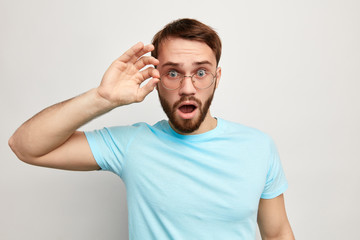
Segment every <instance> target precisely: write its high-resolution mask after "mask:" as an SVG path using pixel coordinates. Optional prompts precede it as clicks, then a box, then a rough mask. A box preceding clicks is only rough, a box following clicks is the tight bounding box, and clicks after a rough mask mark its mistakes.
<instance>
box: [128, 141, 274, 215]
mask: <svg viewBox="0 0 360 240" xmlns="http://www.w3.org/2000/svg"><path fill="white" fill-rule="evenodd" d="M132 146H141V147H132V148H130V149H129V150H128V155H127V159H126V164H125V168H124V174H123V180H124V182H125V184H126V188H127V194H128V198H133V200H134V201H141V202H142V204H146V205H148V206H151V207H153V208H156V209H159V210H161V211H165V212H173V213H181V214H190V215H195V217H198V218H204V219H214V220H216V219H218V220H228V221H234V220H235V221H237V220H239V221H240V220H241V219H242V218H244V217H248V216H254V215H255V214H256V212H257V207H258V202H259V199H260V195H261V193H262V191H263V188H264V185H265V181H266V174H267V167H268V166H267V159H266V154H264V153H263V151H261V149H257V148H256V147H255V148H254V147H251V145H248V144H237V143H234V144H229V143H227V144H224V143H221V142H207V143H191V144H188V143H186V144H185V143H184V144H172V143H171V144H169V142H161V141H159V142H156V144H155V146H157V147H154V143H152V144H148V145H144V143H138V144H133V145H132Z"/></svg>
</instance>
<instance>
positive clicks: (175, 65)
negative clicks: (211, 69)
mask: <svg viewBox="0 0 360 240" xmlns="http://www.w3.org/2000/svg"><path fill="white" fill-rule="evenodd" d="M182 65H184V64H180V63H174V62H166V63H164V64H163V65H162V67H166V66H171V67H179V66H182ZM192 65H193V66H199V65H210V66H212V63H211V62H209V61H207V60H205V61H200V62H194V63H193V64H192Z"/></svg>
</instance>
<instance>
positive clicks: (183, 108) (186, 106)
mask: <svg viewBox="0 0 360 240" xmlns="http://www.w3.org/2000/svg"><path fill="white" fill-rule="evenodd" d="M196 108H197V107H196V106H195V105H193V104H184V105H181V106H180V107H179V110H180V112H182V113H192V112H193V111H195V109H196Z"/></svg>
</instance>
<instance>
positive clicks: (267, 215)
mask: <svg viewBox="0 0 360 240" xmlns="http://www.w3.org/2000/svg"><path fill="white" fill-rule="evenodd" d="M258 225H259V229H260V234H261V238H262V239H264V240H294V239H295V237H294V234H293V232H292V230H291V226H290V223H289V221H288V218H287V215H286V211H285V203H284V196H283V194H281V195H280V196H278V197H276V198H273V199H260V203H259V211H258Z"/></svg>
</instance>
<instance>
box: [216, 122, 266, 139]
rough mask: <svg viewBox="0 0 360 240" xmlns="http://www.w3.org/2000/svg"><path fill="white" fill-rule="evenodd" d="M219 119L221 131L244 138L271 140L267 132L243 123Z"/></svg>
mask: <svg viewBox="0 0 360 240" xmlns="http://www.w3.org/2000/svg"><path fill="white" fill-rule="evenodd" d="M219 120H220V121H221V124H222V125H223V127H222V128H223V131H224V132H225V133H226V134H234V135H238V136H241V137H244V138H255V139H259V140H260V139H261V140H263V141H272V139H271V137H270V136H269V135H268V134H267V133H265V132H263V131H261V130H259V129H257V128H254V127H250V126H246V125H244V124H240V123H237V122H232V121H229V120H224V119H219Z"/></svg>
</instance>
